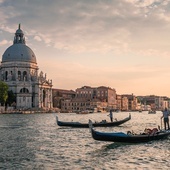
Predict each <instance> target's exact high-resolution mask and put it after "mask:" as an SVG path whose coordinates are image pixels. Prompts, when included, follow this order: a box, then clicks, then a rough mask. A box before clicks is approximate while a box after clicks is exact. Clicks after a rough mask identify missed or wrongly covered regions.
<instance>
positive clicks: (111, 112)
mask: <svg viewBox="0 0 170 170" xmlns="http://www.w3.org/2000/svg"><path fill="white" fill-rule="evenodd" d="M107 116H110V121H111V122H113V110H112V109H111V110H110V113H109V115H107Z"/></svg>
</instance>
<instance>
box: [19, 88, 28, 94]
mask: <svg viewBox="0 0 170 170" xmlns="http://www.w3.org/2000/svg"><path fill="white" fill-rule="evenodd" d="M20 93H29V90H28V89H27V88H25V87H24V88H22V89H21V90H20Z"/></svg>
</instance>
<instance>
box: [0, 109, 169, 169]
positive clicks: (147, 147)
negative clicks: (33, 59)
mask: <svg viewBox="0 0 170 170" xmlns="http://www.w3.org/2000/svg"><path fill="white" fill-rule="evenodd" d="M56 115H57V116H58V118H59V120H62V121H79V122H88V120H89V119H91V120H92V121H101V120H107V121H109V117H108V116H107V115H108V113H94V114H85V115H81V114H75V113H50V114H27V115H22V114H18V115H17V114H11V115H10V114H9V115H8V114H7V115H0V169H4V170H6V169H7V170H33V169H34V170H36V169H37V170H73V169H74V170H82V169H84V170H110V169H115V170H124V169H131V170H133V169H134V170H140V169H141V170H157V169H160V170H162V169H164V170H166V169H170V138H168V139H165V140H161V141H153V142H149V143H142V144H117V143H113V142H101V141H95V140H94V139H93V138H92V137H91V134H90V132H89V129H80V128H65V127H59V126H57V124H56ZM128 115H129V112H119V113H114V118H116V119H117V120H120V119H123V118H125V117H127V116H128ZM161 115H162V113H161V112H157V113H156V114H148V113H147V112H142V113H139V112H132V113H131V116H132V119H131V120H130V121H128V122H126V123H125V124H123V125H121V126H119V127H108V128H102V127H99V128H96V129H97V130H100V131H103V132H104V131H115V132H116V131H123V132H127V131H128V130H133V131H134V132H136V133H138V132H143V130H144V129H145V128H154V127H157V126H158V125H160V126H161V119H160V117H161Z"/></svg>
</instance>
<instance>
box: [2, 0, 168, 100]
mask: <svg viewBox="0 0 170 170" xmlns="http://www.w3.org/2000/svg"><path fill="white" fill-rule="evenodd" d="M19 23H20V24H21V29H22V30H23V32H24V35H25V38H26V45H27V46H29V47H30V48H31V49H32V50H33V52H34V53H35V55H36V59H37V64H38V67H39V72H40V71H43V73H46V74H47V79H50V80H51V79H52V82H53V88H57V89H65V90H76V89H77V88H80V87H82V86H84V85H86V86H91V87H99V86H106V87H111V88H114V89H115V90H116V93H117V94H132V93H133V94H134V95H158V96H168V97H170V0H90V1H89V0H48V1H47V0H15V1H14V0H0V55H1V57H0V62H1V61H2V55H3V53H4V52H5V50H6V49H7V48H8V47H9V46H11V45H12V44H13V38H14V34H15V32H16V30H17V29H18V24H19Z"/></svg>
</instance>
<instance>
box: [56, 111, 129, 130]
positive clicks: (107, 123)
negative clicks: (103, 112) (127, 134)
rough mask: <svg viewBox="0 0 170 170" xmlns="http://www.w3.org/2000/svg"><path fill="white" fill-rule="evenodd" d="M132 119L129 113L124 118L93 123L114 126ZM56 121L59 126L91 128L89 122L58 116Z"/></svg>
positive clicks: (97, 125)
mask: <svg viewBox="0 0 170 170" xmlns="http://www.w3.org/2000/svg"><path fill="white" fill-rule="evenodd" d="M130 119H131V115H130V114H129V116H128V117H126V118H124V119H122V120H118V121H114V122H106V121H102V122H96V123H94V124H93V126H94V127H113V126H119V125H121V124H123V123H125V122H127V121H129V120H130ZM56 122H57V125H58V126H68V127H75V128H89V124H88V123H80V122H63V121H59V120H58V117H57V116H56Z"/></svg>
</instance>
